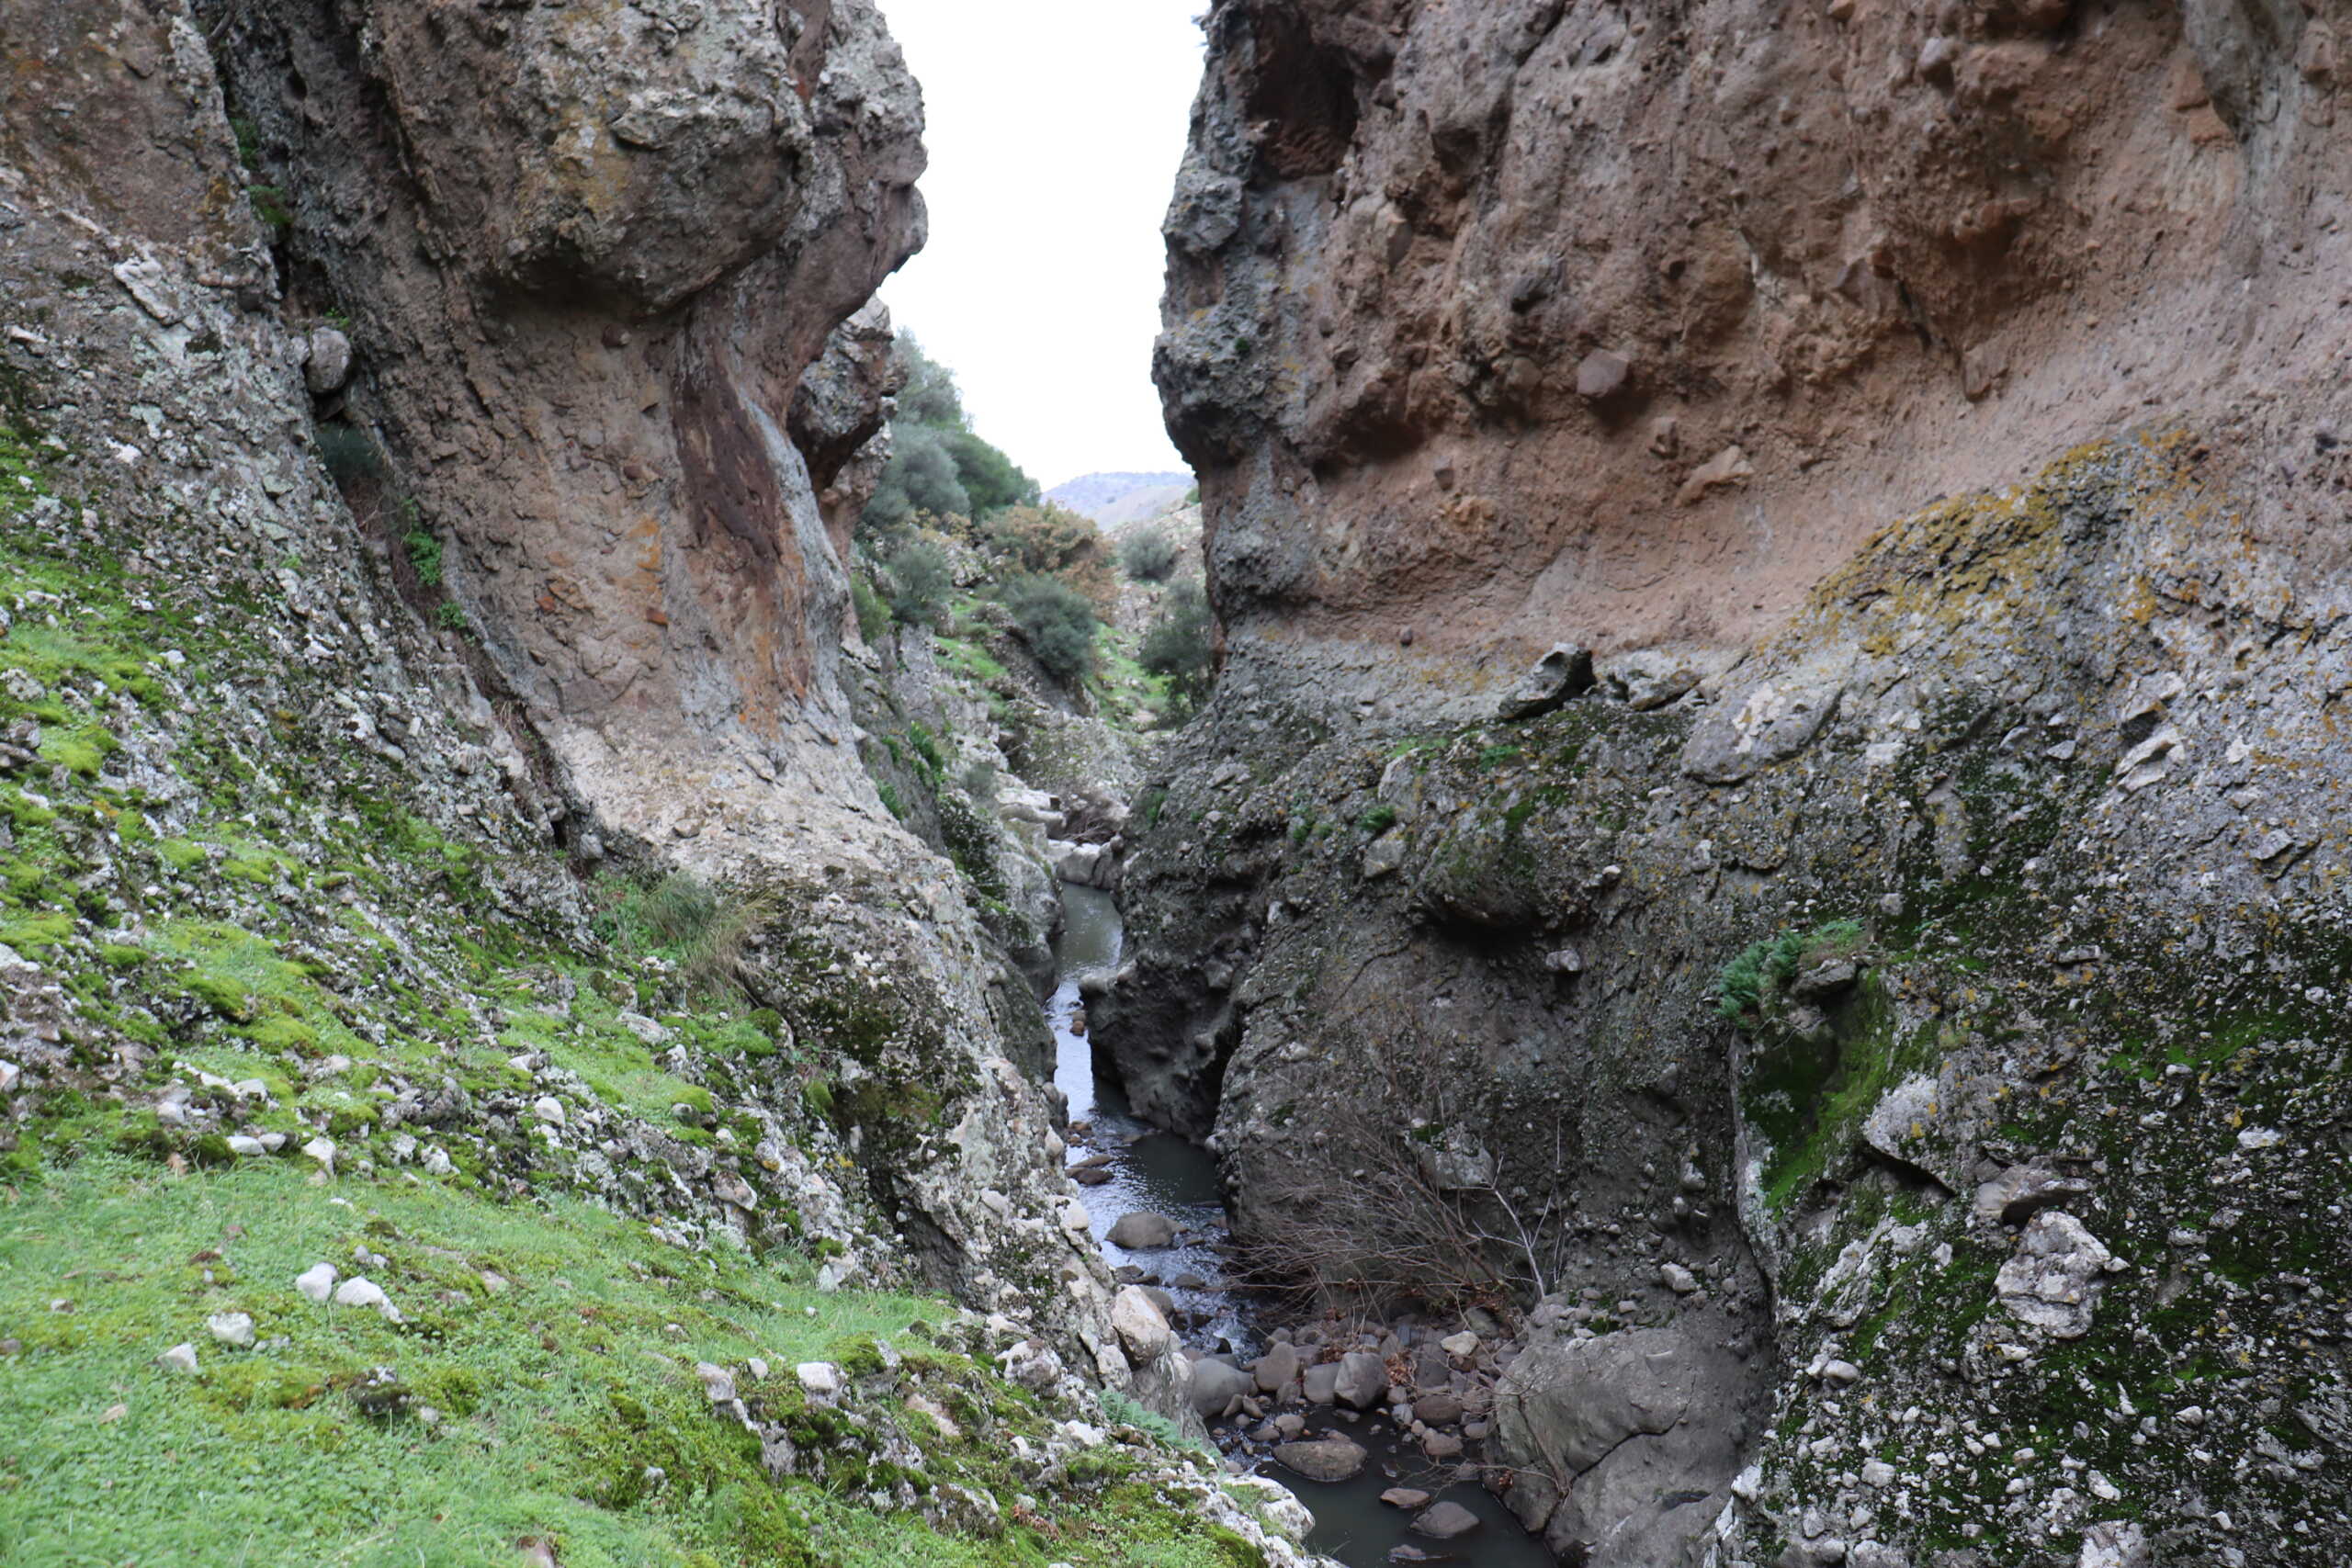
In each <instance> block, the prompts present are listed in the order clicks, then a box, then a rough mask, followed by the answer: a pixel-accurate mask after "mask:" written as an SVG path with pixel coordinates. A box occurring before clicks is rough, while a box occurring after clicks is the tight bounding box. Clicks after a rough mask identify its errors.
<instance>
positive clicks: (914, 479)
mask: <svg viewBox="0 0 2352 1568" xmlns="http://www.w3.org/2000/svg"><path fill="white" fill-rule="evenodd" d="M898 352H899V366H900V367H901V368H902V370H903V371H904V373H905V376H906V385H905V387H904V388H903V389H900V391H899V400H898V402H899V407H898V412H897V414H896V416H895V417H893V418H892V419H891V421H890V437H891V449H890V460H889V462H888V464H887V465H886V466H885V467H884V468H883V470H882V478H881V480H880V481H879V482H878V483H877V484H876V487H875V491H874V499H873V500H872V501H870V502H867V503H866V508H865V518H864V523H865V527H866V528H867V529H869V530H871V531H873V532H876V533H881V534H886V535H888V534H895V533H898V532H899V531H901V530H903V529H905V528H906V527H908V526H909V525H911V524H912V523H913V522H914V520H915V518H916V517H917V516H918V515H920V514H922V513H930V514H931V515H933V516H934V517H939V518H947V517H986V516H988V515H989V513H993V512H998V511H1001V510H1002V509H1003V508H1005V507H1008V506H1014V505H1018V504H1021V503H1023V502H1029V503H1035V501H1036V500H1037V496H1038V489H1037V481H1036V480H1035V479H1031V478H1030V477H1029V476H1028V475H1027V474H1024V473H1023V472H1022V471H1021V469H1020V468H1019V467H1018V466H1017V465H1015V464H1014V462H1013V461H1012V458H1010V457H1006V456H1005V455H1004V454H1003V453H1002V452H1001V451H1000V450H998V449H997V448H996V447H995V446H991V445H989V443H988V442H987V441H985V440H983V439H981V437H980V436H979V435H978V434H976V433H975V432H974V431H973V429H972V423H971V418H970V416H969V415H967V413H966V412H964V399H963V395H962V394H961V393H959V392H958V391H957V390H956V378H955V376H954V375H953V374H952V373H950V372H949V370H948V369H947V367H945V366H944V365H941V364H940V363H939V362H938V361H937V360H935V359H933V358H932V357H931V356H930V355H927V354H925V353H924V352H923V351H922V344H919V343H917V342H916V341H915V340H914V336H913V334H911V333H899V349H898Z"/></svg>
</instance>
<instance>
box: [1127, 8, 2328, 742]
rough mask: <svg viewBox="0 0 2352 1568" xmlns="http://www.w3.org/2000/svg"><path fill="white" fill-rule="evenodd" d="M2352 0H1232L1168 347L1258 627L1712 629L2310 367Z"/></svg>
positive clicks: (1778, 609)
mask: <svg viewBox="0 0 2352 1568" xmlns="http://www.w3.org/2000/svg"><path fill="white" fill-rule="evenodd" d="M2347 25H2352V12H2347V11H2346V8H2345V7H2344V6H2342V5H2341V4H2340V3H2338V0H2325V3H2321V0H2314V3H2313V4H2310V5H2283V6H2281V5H2251V6H2234V5H2222V4H2211V3H2206V0H2197V3H2194V4H2189V5H2187V6H2180V7H2177V8H2176V7H2174V6H2127V7H2120V8H2113V7H2099V6H2078V5H2072V4H2068V3H2066V0H2049V3H2046V4H2012V3H2007V0H1998V3H1994V4H1985V5H1978V6H1945V7H1943V8H1941V9H1938V8H1935V7H1931V6H1922V5H1913V4H1899V3H1891V0H1864V3H1862V4H1854V3H1851V0H1836V3H1832V4H1826V5H1824V4H1817V3H1816V4H1807V5H1802V6H1794V7H1789V8H1781V7H1758V6H1755V5H1753V4H1750V3H1748V0H1715V3H1712V4H1707V5H1702V6H1696V7H1680V6H1674V7H1664V6H1650V5H1646V4H1636V5H1634V6H1614V5H1600V4H1594V3H1589V0H1586V3H1569V4H1563V3H1562V0H1511V3H1510V4H1492V3H1483V0H1372V3H1365V0H1357V3H1342V0H1229V3H1227V4H1225V5H1222V6H1218V7H1217V8H1216V11H1215V13H1214V15H1213V17H1212V18H1211V20H1210V35H1211V63H1210V72H1209V79H1208V84H1207V85H1206V87H1205V89H1204V93H1203V95H1202V97H1201V99H1200V103H1199V106H1198V108H1197V110H1196V114H1195V124H1194V131H1193V145H1192V150H1191V153H1190V155H1189V157H1188V159H1187V161H1186V163H1185V165H1184V168H1183V172H1182V176H1181V178H1180V181H1179V186H1178V189H1177V193H1176V197H1175V200H1174V203H1173V205H1172V207H1171V209H1170V215H1169V219H1168V224H1167V232H1168V239H1169V249H1170V264H1171V270H1170V292H1169V296H1168V302H1167V318H1166V320H1167V332H1166V333H1165V335H1164V337H1163V339H1162V341H1161V344H1160V350H1159V359H1158V374H1159V382H1160V385H1161V388H1162V390H1163V393H1164V396H1165V399H1166V403H1167V408H1168V413H1169V421H1170V429H1171V430H1172V431H1173V433H1174V434H1175V435H1176V438H1177V440H1178V442H1179V444H1180V445H1181V446H1182V447H1183V449H1184V451H1185V454H1186V456H1187V457H1190V458H1191V459H1192V460H1193V462H1194V463H1195V464H1196V465H1197V466H1198V468H1199V469H1200V473H1201V479H1202V483H1203V493H1204V498H1205V501H1206V505H1207V511H1208V523H1209V528H1210V535H1211V538H1212V541H1213V544H1212V548H1211V555H1212V558H1213V560H1214V562H1215V568H1216V570H1215V591H1216V601H1217V604H1218V607H1219V609H1220V611H1221V613H1222V614H1223V616H1224V618H1225V621H1226V625H1227V636H1228V638H1229V639H1230V640H1231V642H1232V644H1233V646H1234V647H1235V649H1237V650H1238V651H1239V652H1241V653H1242V654H1244V655H1245V656H1248V657H1256V658H1262V659H1266V660H1275V661H1279V662H1281V663H1283V664H1284V665H1285V666H1286V667H1289V668H1291V669H1292V670H1293V671H1294V673H1293V675H1292V677H1291V683H1292V684H1294V685H1295V686H1296V687H1297V688H1298V689H1300V690H1301V691H1305V690H1307V689H1308V688H1309V686H1310V684H1312V685H1313V686H1314V687H1315V688H1316V689H1317V693H1318V695H1319V696H1320V697H1321V698H1322V699H1323V702H1322V705H1324V706H1327V707H1328V708H1329V709H1330V710H1332V711H1334V712H1337V713H1340V714H1348V713H1351V711H1352V710H1354V709H1355V708H1356V707H1357V705H1359V703H1363V704H1365V705H1369V706H1371V707H1373V708H1375V709H1378V708H1385V709H1389V710H1394V711H1399V712H1421V713H1426V712H1430V711H1431V710H1432V709H1436V710H1439V711H1449V712H1456V713H1458V714H1459V715H1460V716H1463V717H1468V716H1472V715H1473V714H1474V713H1475V712H1476V704H1475V703H1474V702H1473V701H1472V696H1473V695H1474V694H1476V695H1478V696H1480V697H1481V699H1482V700H1484V701H1488V702H1491V701H1492V700H1493V698H1494V697H1495V696H1497V695H1499V694H1501V693H1502V691H1503V690H1504V689H1506V688H1507V687H1508V685H1509V684H1510V682H1512V681H1513V680H1514V679H1515V678H1516V676H1517V675H1518V673H1519V672H1520V671H1521V670H1522V669H1523V668H1524V667H1525V664H1526V662H1527V661H1528V660H1531V659H1532V658H1533V657H1534V656H1535V655H1536V654H1538V653H1540V652H1541V651H1542V650H1543V649H1544V648H1545V647H1547V646H1549V645H1550V644H1552V643H1554V642H1555V641H1558V640H1561V639H1562V638H1564V637H1589V638H1590V639H1592V641H1593V643H1594V646H1595V648H1596V650H1597V651H1600V652H1601V653H1604V654H1606V653H1611V652H1617V651H1621V650H1624V649H1636V648H1645V647H1655V646H1659V645H1670V646H1674V647H1678V648H1683V649H1689V650H1690V651H1691V654H1692V656H1693V657H1695V658H1702V659H1708V660H1713V663H1714V664H1715V665H1717V666H1718V667H1719V666H1720V664H1721V663H1723V662H1724V661H1725V660H1727V659H1729V658H1730V657H1734V656H1736V650H1737V649H1740V648H1742V647H1744V646H1746V645H1747V644H1748V643H1749V642H1750V641H1751V640H1752V639H1753V638H1754V637H1756V636H1757V635H1758V634H1759V633H1761V632H1763V631H1765V630H1767V629H1769V628H1770V627H1771V626H1774V625H1776V624H1777V623H1778V622H1779V621H1781V619H1782V618H1783V617H1785V616H1786V615H1788V614H1790V613H1791V612H1792V611H1793V610H1794V609H1796V607H1797V606H1798V604H1800V602H1801V600H1802V597H1803V595H1804V592H1805V590H1806V589H1807V588H1808V587H1809V586H1810V585H1811V584H1812V582H1814V581H1815V580H1817V579H1818V578H1819V577H1820V576H1821V575H1822V574H1823V573H1824V572H1825V571H1826V570H1828V569H1829V568H1830V567H1832V566H1833V565H1835V564H1836V563H1837V562H1838V560H1840V559H1842V558H1844V557H1845V556H1847V555H1848V554H1849V553H1850V552H1851V551H1852V549H1853V548H1854V547H1856V546H1857V545H1859V544H1860V542H1861V541H1862V540H1863V539H1864V538H1865V537H1867V536H1869V535H1870V534H1871V533H1872V532H1874V531H1875V530H1877V529H1878V528H1879V527H1881V526H1883V525H1884V523H1885V522H1886V521H1887V520H1888V519H1889V518H1892V517H1894V516H1898V515H1901V514H1902V513H1905V512H1908V511H1909V510H1911V509H1912V508H1913V507H1915V506H1917V505H1918V504H1920V503H1921V502H1925V501H1927V500H1928V499H1929V498H1932V497H1934V496H1937V495H1939V494H1945V493H1951V492H1954V491H1962V490H1968V489H1973V488H1979V487H1983V486H1986V485H1991V484H1997V483H2001V482H2006V481H2007V480H2009V479H2014V478H2016V477H2017V476H2018V472H2019V462H2020V459H2021V458H2023V459H2024V460H2025V461H2027V462H2028V463H2029V464H2030V463H2032V462H2033V461H2035V460H2038V459H2041V458H2046V457H2050V456H2054V455H2055V454H2056V453H2057V452H2060V451H2063V450H2064V449H2065V448H2066V447H2068V446H2072V445H2073V444H2075V442H2078V441H2081V440H2084V439H2086V438H2088V437H2090V436H2093V435H2098V434H2109V433H2112V432H2113V431H2115V430H2116V429H2118V428H2119V427H2120V426H2122V425H2124V424H2127V423H2131V422H2133V421H2136V420H2138V419H2141V418H2143V417H2147V416H2148V414H2149V412H2151V411H2162V412H2165V413H2167V414H2174V413H2179V412H2186V411H2188V410H2190V409H2204V410H2208V411H2218V410H2220V409H2222V408H2224V407H2238V408H2243V409H2244V410H2245V411H2246V412H2248V413H2250V414H2254V415H2255V417H2256V418H2262V417H2264V416H2262V415H2260V414H2258V413H2256V412H2255V411H2258V410H2263V409H2274V410H2282V411H2283V410H2284V409H2285V408H2288V407H2290V406H2291V403H2292V397H2291V395H2290V396H2288V397H2286V398H2285V399H2283V400H2282V399H2281V398H2280V397H2279V395H2278V388H2279V387H2280V386H2282V385H2284V384H2292V383H2295V382H2298V381H2301V380H2305V379H2309V378H2314V377H2324V375H2325V374H2326V370H2325V365H2326V357H2327V355H2328V354H2329V353H2330V352H2331V350H2330V349H2329V348H2328V347H2327V346H2326V345H2327V344H2330V343H2332V342H2334V341H2335V336H2334V333H2335V332H2336V331H2337V330H2339V329H2340V321H2341V317H2340V310H2341V307H2340V304H2339V301H2338V299H2337V298H2336V296H2337V295H2339V294H2340V293H2341V290H2340V289H2335V288H2333V286H2332V285H2317V286H2314V285H2315V280H2317V279H2320V278H2323V277H2328V276H2338V275H2340V273H2341V271H2342V268H2343V265H2344V262H2345V255H2346V245H2347V244H2352V240H2347V237H2346V230H2345V229H2344V228H2343V227H2342V225H2341V224H2340V223H2338V222H2336V221H2335V220H2334V219H2333V218H2331V217H2330V216H2328V215H2330V214H2334V213H2335V212H2336V211H2337V210H2338V209H2339V207H2340V205H2341V201H2342V193H2343V186H2342V181H2341V179H2340V177H2339V175H2338V173H2337V171H2340V168H2341V164H2342V158H2343V156H2344V150H2345V148H2346V135H2347V128H2346V126H2345V125H2342V124H2339V123H2338V119H2337V114H2338V111H2337V107H2336V106H2337V91H2338V86H2339V83H2340V80H2341V78H2342V76H2343V75H2344V73H2346V71H2347V70H2352V67H2347V66H2346V65H2345V64H2343V63H2342V62H2341V61H2342V49H2343V46H2342V44H2341V43H2340V41H2339V40H2341V39H2343V38H2344V37H2345V36H2346V28H2347ZM2094 323H2096V324H2094ZM2255 439H2256V444H2257V445H2259V446H2262V447H2263V448H2264V449H2265V451H2266V452H2267V453H2268V454H2270V455H2271V457H2274V458H2277V459H2284V460H2286V461H2288V462H2289V463H2290V464H2292V465H2296V466H2298V467H2300V466H2301V464H2302V463H2303V462H2305V461H2306V460H2307V454H2306V453H2305V452H2304V451H2303V448H2304V446H2306V445H2307V442H2308V436H2307V435H2305V434H2300V433H2299V434H2290V433H2288V432H2287V431H2284V430H2278V431H2264V432H2263V433H2262V434H2260V435H2259V436H2258V437H2256V438H2255ZM2245 455H2246V456H2247V457H2249V459H2250V460H2251V457H2252V454H2251V453H2248V454H2245ZM2247 503H2248V505H2249V507H2250V509H2251V513H2250V516H2251V519H2252V521H2253V524H2254V525H2255V526H2256V528H2257V529H2259V530H2262V531H2264V532H2266V533H2278V532H2281V531H2283V532H2286V533H2293V532H2295V531H2297V530H2299V529H2301V528H2304V527H2307V526H2308V525H2309V523H2308V519H2307V518H2305V517H2301V516H2299V515H2298V514H2299V513H2301V510H2302V509H2301V506H2300V505H2299V504H2298V503H2296V502H2292V501H2290V500H2288V499H2287V498H2284V497H2280V498H2278V499H2275V500H2273V499H2268V498H2264V497H2259V496H2256V495H2249V496H2248V497H2247ZM1391 665H1397V666H1402V667H1403V668H1404V669H1405V670H1406V671H1410V672H1411V673H1410V676H1409V678H1406V679H1397V678H1392V677H1389V676H1386V675H1384V674H1382V673H1379V671H1382V670H1383V669H1385V667H1388V666H1391ZM1310 673H1311V675H1312V677H1313V679H1312V682H1310V680H1309V678H1308V677H1309V675H1310Z"/></svg>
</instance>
